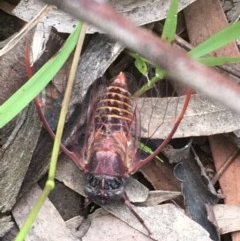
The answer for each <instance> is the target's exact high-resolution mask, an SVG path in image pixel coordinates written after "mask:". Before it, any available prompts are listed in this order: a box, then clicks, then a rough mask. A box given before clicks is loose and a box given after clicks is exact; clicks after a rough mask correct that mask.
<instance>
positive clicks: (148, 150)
mask: <svg viewBox="0 0 240 241" xmlns="http://www.w3.org/2000/svg"><path fill="white" fill-rule="evenodd" d="M139 148H140V149H141V150H142V151H144V152H145V153H147V154H149V155H151V154H152V153H153V150H152V149H151V148H150V147H148V146H146V145H145V144H144V143H142V142H140V143H139ZM155 158H156V159H157V160H159V161H160V162H163V160H162V159H161V158H160V157H159V156H156V157H155Z"/></svg>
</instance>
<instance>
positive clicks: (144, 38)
mask: <svg viewBox="0 0 240 241" xmlns="http://www.w3.org/2000/svg"><path fill="white" fill-rule="evenodd" d="M43 1H44V2H46V3H50V4H54V5H56V6H58V7H59V8H60V9H62V10H64V11H66V12H68V13H70V14H71V15H72V16H74V17H76V18H79V19H82V20H84V21H86V22H88V23H90V24H92V25H94V26H96V27H98V28H99V29H101V30H102V31H104V32H106V33H107V34H108V35H110V36H111V37H113V38H115V39H116V40H117V41H119V42H120V43H122V44H123V45H124V46H126V47H127V48H129V49H131V50H133V51H136V52H138V53H139V54H141V55H142V56H143V57H145V58H147V59H149V60H151V61H152V62H153V63H155V64H157V65H159V66H161V67H163V68H164V69H166V71H167V73H168V76H169V77H170V78H173V79H175V80H177V81H181V82H184V83H185V84H187V85H189V86H191V87H192V88H193V89H195V90H198V91H200V92H203V93H205V94H206V95H207V96H209V97H210V98H211V99H214V100H217V101H219V102H221V103H223V104H224V105H226V106H228V107H230V108H231V109H232V110H234V111H236V112H238V113H240V87H239V86H238V85H237V84H236V83H234V82H233V81H230V80H228V79H227V78H226V77H224V76H222V75H220V74H219V73H217V72H216V71H214V70H212V69H209V68H207V67H205V66H203V65H201V64H200V63H198V62H196V61H193V60H192V59H191V58H190V57H189V56H187V54H185V53H184V52H182V51H181V50H178V49H175V48H173V47H172V46H170V45H169V44H167V43H165V42H163V41H162V40H161V39H160V38H159V37H157V36H154V34H152V33H151V32H149V31H147V30H145V29H142V28H138V27H136V26H135V25H134V24H132V23H131V22H129V21H128V20H127V19H125V18H124V17H122V16H121V15H120V14H118V13H116V12H115V11H114V10H113V9H112V8H111V7H110V6H108V5H106V4H104V3H101V2H102V1H92V0H61V1H55V0H43Z"/></svg>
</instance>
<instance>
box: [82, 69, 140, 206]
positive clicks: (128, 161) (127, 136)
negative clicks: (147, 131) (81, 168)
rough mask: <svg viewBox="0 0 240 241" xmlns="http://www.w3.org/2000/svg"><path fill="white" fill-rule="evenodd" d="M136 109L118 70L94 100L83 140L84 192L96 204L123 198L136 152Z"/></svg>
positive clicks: (123, 77)
mask: <svg viewBox="0 0 240 241" xmlns="http://www.w3.org/2000/svg"><path fill="white" fill-rule="evenodd" d="M136 112H137V110H136V107H135V106H134V103H133V101H132V99H131V94H130V93H129V91H128V89H127V83H126V78H125V75H124V73H120V74H119V75H118V76H117V77H116V78H115V80H114V81H113V83H112V84H111V85H110V86H109V87H108V88H106V91H105V93H103V95H102V96H101V97H100V99H99V100H98V102H97V103H96V106H95V109H94V110H93V113H92V117H91V123H90V124H89V125H90V127H89V128H88V132H89V134H88V136H87V140H86V142H85V144H86V147H85V153H84V159H85V161H86V167H85V173H86V182H87V184H86V187H85V192H86V195H87V196H88V197H89V198H90V199H92V200H93V201H95V202H96V203H100V204H104V203H106V202H108V201H112V200H119V199H122V198H123V195H124V189H125V185H126V180H127V178H128V177H129V175H128V173H129V172H128V170H129V168H130V167H131V165H132V164H133V162H134V158H135V156H136V152H137V134H136V133H137V132H138V128H140V125H139V124H138V123H137V118H136Z"/></svg>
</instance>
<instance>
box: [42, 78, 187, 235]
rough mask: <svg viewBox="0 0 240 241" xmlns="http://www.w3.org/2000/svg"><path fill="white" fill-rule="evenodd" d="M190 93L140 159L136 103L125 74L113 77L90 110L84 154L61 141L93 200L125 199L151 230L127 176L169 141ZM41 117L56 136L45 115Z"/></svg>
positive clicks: (63, 148)
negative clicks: (130, 192)
mask: <svg viewBox="0 0 240 241" xmlns="http://www.w3.org/2000/svg"><path fill="white" fill-rule="evenodd" d="M190 96H191V92H189V93H188V95H187V98H186V100H185V103H184V107H183V109H182V112H181V114H180V115H179V117H178V118H177V120H176V121H175V124H174V126H173V129H172V131H171V132H170V134H169V136H168V138H167V139H166V140H165V141H164V142H163V143H162V144H161V145H160V146H159V147H158V148H157V150H156V151H154V152H153V153H152V154H151V155H150V156H149V157H147V158H146V159H144V160H141V159H138V158H137V155H136V153H137V149H138V135H139V130H140V124H139V120H138V118H137V112H138V110H137V106H136V105H135V104H134V102H133V100H132V98H131V94H130V93H129V91H128V88H127V83H126V78H125V74H124V73H120V74H119V75H118V76H117V77H116V78H115V79H114V81H113V83H112V84H111V85H110V86H109V87H107V88H106V90H105V92H104V93H103V95H102V96H101V97H100V99H99V100H97V101H96V104H95V105H94V107H93V108H92V110H91V111H90V116H89V118H88V119H89V120H88V122H89V123H88V128H87V130H88V132H87V133H88V134H87V135H86V137H85V145H84V148H83V151H82V156H81V158H79V156H78V155H77V154H75V153H74V152H70V151H69V150H68V149H66V147H65V146H63V145H61V149H62V150H63V151H64V152H65V153H66V154H67V155H68V156H69V157H70V158H71V159H72V160H73V161H74V162H75V163H77V164H78V165H80V167H81V169H82V170H83V171H84V173H85V176H86V185H85V189H84V190H85V193H86V195H87V196H88V197H89V198H90V199H91V200H92V201H94V202H96V203H98V204H105V203H108V202H111V201H113V200H122V201H123V202H125V203H126V205H127V206H128V208H129V209H130V210H131V211H132V212H133V214H134V215H135V216H136V217H137V218H138V220H139V221H140V222H141V223H142V224H143V226H144V227H145V228H146V229H147V230H148V232H149V229H148V228H147V227H146V225H145V224H144V221H143V220H142V219H141V217H140V216H139V215H138V214H137V213H136V212H135V211H134V209H133V208H132V206H131V203H130V202H129V200H128V197H127V195H126V193H125V187H126V185H127V179H128V178H129V177H130V175H132V174H133V173H134V172H136V171H137V170H138V169H139V168H140V167H141V166H143V165H145V164H146V163H148V162H149V161H151V160H152V159H153V158H154V157H155V156H156V155H157V154H158V153H159V152H161V150H162V149H163V148H164V147H165V145H166V144H167V143H168V142H169V140H170V139H171V138H172V136H173V134H174V133H175V131H176V129H177V127H178V125H179V123H180V121H181V119H182V117H183V114H184V112H185V110H186V108H187V105H188V102H189V100H190ZM41 115H42V114H41ZM42 120H43V122H44V124H45V126H46V127H47V129H48V131H49V132H50V134H51V136H52V137H54V133H53V132H52V130H51V129H50V128H49V126H48V124H47V122H46V120H45V119H44V117H43V115H42Z"/></svg>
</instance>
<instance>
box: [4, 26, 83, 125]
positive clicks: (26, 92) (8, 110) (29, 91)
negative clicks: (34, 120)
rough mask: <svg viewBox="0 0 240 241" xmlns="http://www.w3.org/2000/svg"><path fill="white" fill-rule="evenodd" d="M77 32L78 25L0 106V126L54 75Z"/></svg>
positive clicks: (70, 47)
mask: <svg viewBox="0 0 240 241" xmlns="http://www.w3.org/2000/svg"><path fill="white" fill-rule="evenodd" d="M79 33H80V26H79V25H78V26H77V27H76V29H75V30H74V31H73V33H72V34H71V35H70V36H69V37H68V39H67V40H66V42H65V43H64V45H63V47H62V48H61V49H60V50H59V51H58V53H57V54H56V55H55V56H54V57H53V58H51V59H50V60H49V61H48V62H47V63H46V64H45V65H44V66H43V67H42V68H41V69H40V70H39V71H38V72H37V73H36V74H34V75H33V77H32V78H31V79H29V80H28V82H26V83H25V84H24V85H23V86H22V87H21V88H20V89H19V90H18V91H17V92H15V93H14V94H13V95H12V96H11V97H10V98H9V99H8V100H7V101H5V102H4V103H3V104H2V105H1V106H0V128H2V127H3V126H4V125H6V124H7V123H8V122H9V121H11V120H12V119H13V118H14V117H15V116H16V115H17V114H18V113H19V112H20V111H21V110H22V109H23V108H25V107H26V106H27V105H28V104H29V103H30V102H31V101H32V100H33V99H34V98H35V97H36V96H37V95H38V94H39V93H40V92H41V91H42V90H43V89H44V88H45V87H46V85H47V84H48V83H49V82H50V81H51V79H52V78H53V77H54V76H55V75H56V73H57V72H58V71H59V69H60V68H61V67H62V65H63V64H64V63H65V61H66V60H67V59H68V57H69V55H70V54H71V52H72V51H73V49H74V47H75V45H76V43H77V39H78V36H79Z"/></svg>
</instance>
